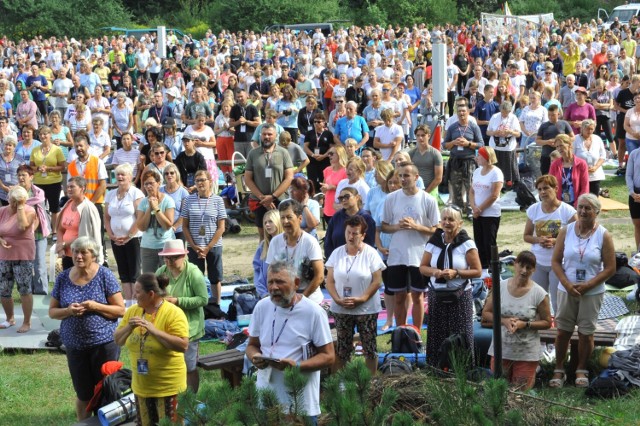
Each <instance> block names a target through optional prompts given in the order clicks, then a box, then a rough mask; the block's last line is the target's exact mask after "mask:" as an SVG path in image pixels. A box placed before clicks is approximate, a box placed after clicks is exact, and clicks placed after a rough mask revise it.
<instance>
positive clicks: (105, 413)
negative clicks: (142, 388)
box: [98, 393, 136, 426]
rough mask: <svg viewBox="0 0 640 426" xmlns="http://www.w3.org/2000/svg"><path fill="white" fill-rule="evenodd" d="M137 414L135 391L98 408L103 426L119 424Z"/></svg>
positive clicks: (99, 418)
mask: <svg viewBox="0 0 640 426" xmlns="http://www.w3.org/2000/svg"><path fill="white" fill-rule="evenodd" d="M135 416H136V402H135V396H134V395H133V393H130V394H129V395H127V396H125V397H124V398H122V399H120V400H119V401H114V402H112V403H111V404H108V405H105V406H104V407H102V408H100V409H99V410H98V420H100V424H101V425H102V426H114V425H119V424H121V423H124V422H126V421H127V420H131V419H133V418H134V417H135Z"/></svg>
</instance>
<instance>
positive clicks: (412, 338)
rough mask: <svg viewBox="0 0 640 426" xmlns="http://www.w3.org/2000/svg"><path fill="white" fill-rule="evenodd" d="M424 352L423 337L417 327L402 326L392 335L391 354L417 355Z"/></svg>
mask: <svg viewBox="0 0 640 426" xmlns="http://www.w3.org/2000/svg"><path fill="white" fill-rule="evenodd" d="M422 350H423V345H422V337H421V336H420V332H419V331H418V330H417V329H416V327H414V326H412V325H400V326H398V327H396V329H395V330H393V332H392V333H391V353H396V354H398V353H399V354H409V353H411V354H416V353H420V352H422Z"/></svg>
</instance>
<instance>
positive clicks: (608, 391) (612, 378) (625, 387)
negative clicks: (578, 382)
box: [585, 368, 630, 399]
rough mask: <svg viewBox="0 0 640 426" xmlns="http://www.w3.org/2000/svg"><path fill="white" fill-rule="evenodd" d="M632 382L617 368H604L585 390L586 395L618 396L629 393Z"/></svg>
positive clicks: (599, 396) (605, 397) (598, 396)
mask: <svg viewBox="0 0 640 426" xmlns="http://www.w3.org/2000/svg"><path fill="white" fill-rule="evenodd" d="M629 388H630V384H629V382H628V381H627V380H626V379H625V378H624V376H623V375H622V374H620V373H619V372H618V371H617V370H612V369H610V368H607V369H605V370H602V373H600V376H598V377H596V378H595V379H594V380H593V381H592V382H591V383H590V384H589V387H588V388H587V389H586V390H585V395H586V396H590V397H593V398H604V399H607V398H617V397H619V396H622V395H626V394H627V393H629V390H630V389H629Z"/></svg>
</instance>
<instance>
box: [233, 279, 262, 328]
mask: <svg viewBox="0 0 640 426" xmlns="http://www.w3.org/2000/svg"><path fill="white" fill-rule="evenodd" d="M259 300H260V298H259V297H258V291H257V290H256V287H255V286H254V285H243V286H240V287H236V288H235V289H234V290H233V298H232V300H231V305H229V310H228V311H227V319H228V320H229V321H237V320H238V316H239V315H251V314H252V313H253V309H254V308H255V307H256V304H257V303H258V301H259Z"/></svg>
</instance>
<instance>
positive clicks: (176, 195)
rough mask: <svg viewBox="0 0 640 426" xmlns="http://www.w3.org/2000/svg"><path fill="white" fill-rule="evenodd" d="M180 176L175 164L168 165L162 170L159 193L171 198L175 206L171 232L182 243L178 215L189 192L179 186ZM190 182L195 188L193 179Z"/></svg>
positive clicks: (180, 218)
mask: <svg viewBox="0 0 640 426" xmlns="http://www.w3.org/2000/svg"><path fill="white" fill-rule="evenodd" d="M194 174H195V173H194ZM181 176H182V175H181V173H180V171H179V170H178V167H177V166H176V165H175V164H171V163H170V164H169V165H168V166H167V167H166V168H165V169H164V185H162V186H161V187H160V192H163V193H165V194H167V195H168V196H169V197H171V198H173V202H174V203H175V205H176V209H175V212H174V218H173V232H174V234H175V235H176V238H177V239H179V240H182V241H184V235H183V233H182V217H181V216H180V213H181V212H182V203H183V202H184V201H185V200H186V198H187V197H188V196H189V191H187V189H186V188H185V187H184V186H182V185H181V179H180V178H181ZM192 180H193V181H194V183H193V187H194V188H195V177H194V178H192Z"/></svg>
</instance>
